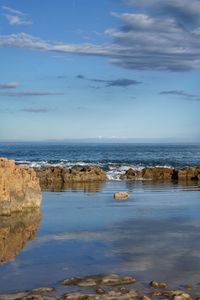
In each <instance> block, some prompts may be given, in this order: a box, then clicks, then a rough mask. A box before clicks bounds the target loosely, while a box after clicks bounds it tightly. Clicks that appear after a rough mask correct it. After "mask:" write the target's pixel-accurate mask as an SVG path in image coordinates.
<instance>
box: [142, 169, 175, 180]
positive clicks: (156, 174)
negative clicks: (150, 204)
mask: <svg viewBox="0 0 200 300" xmlns="http://www.w3.org/2000/svg"><path fill="white" fill-rule="evenodd" d="M175 177H176V171H175V169H173V168H162V167H154V168H144V169H143V170H142V178H144V179H152V180H172V179H176V178H175Z"/></svg>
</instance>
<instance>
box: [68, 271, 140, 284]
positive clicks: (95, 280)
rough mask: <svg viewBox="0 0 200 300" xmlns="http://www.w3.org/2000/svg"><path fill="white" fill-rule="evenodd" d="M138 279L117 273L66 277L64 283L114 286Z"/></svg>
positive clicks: (130, 282)
mask: <svg viewBox="0 0 200 300" xmlns="http://www.w3.org/2000/svg"><path fill="white" fill-rule="evenodd" d="M135 282H136V279H135V278H133V277H131V276H119V275H115V274H111V275H96V276H91V277H83V278H80V277H72V278H69V279H65V280H64V281H63V283H64V284H65V285H77V286H81V287H90V286H98V285H100V286H101V285H103V286H114V285H121V284H132V283H135Z"/></svg>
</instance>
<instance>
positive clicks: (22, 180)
mask: <svg viewBox="0 0 200 300" xmlns="http://www.w3.org/2000/svg"><path fill="white" fill-rule="evenodd" d="M40 204H41V189H40V185H39V179H38V177H37V176H36V172H35V171H34V170H33V169H32V168H30V167H28V166H17V165H16V164H15V161H13V160H8V159H5V158H0V215H10V214H11V213H13V212H22V211H23V210H24V209H33V208H38V207H40Z"/></svg>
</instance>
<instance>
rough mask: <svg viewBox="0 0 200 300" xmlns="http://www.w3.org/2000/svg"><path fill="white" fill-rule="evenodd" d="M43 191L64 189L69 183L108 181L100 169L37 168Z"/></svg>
mask: <svg viewBox="0 0 200 300" xmlns="http://www.w3.org/2000/svg"><path fill="white" fill-rule="evenodd" d="M35 171H36V173H37V176H38V178H39V180H40V186H41V188H42V189H56V190H59V189H64V188H65V186H66V185H67V184H69V183H71V184H74V183H85V182H102V181H105V180H106V179H107V177H106V174H105V172H104V171H103V170H102V169H100V168H98V167H92V166H91V167H83V168H64V167H44V168H35Z"/></svg>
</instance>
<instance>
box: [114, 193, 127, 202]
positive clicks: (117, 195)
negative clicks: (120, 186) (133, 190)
mask: <svg viewBox="0 0 200 300" xmlns="http://www.w3.org/2000/svg"><path fill="white" fill-rule="evenodd" d="M113 197H114V198H115V199H116V200H120V199H127V198H128V193H127V192H117V193H115V194H114V195H113Z"/></svg>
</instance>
